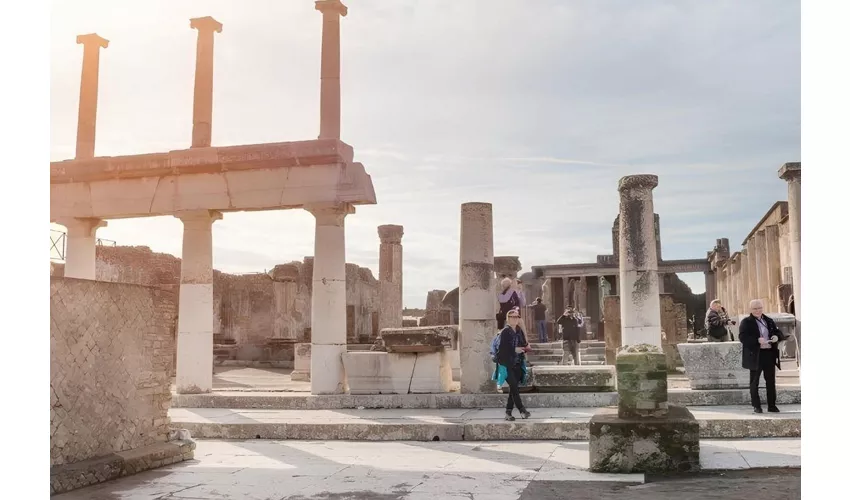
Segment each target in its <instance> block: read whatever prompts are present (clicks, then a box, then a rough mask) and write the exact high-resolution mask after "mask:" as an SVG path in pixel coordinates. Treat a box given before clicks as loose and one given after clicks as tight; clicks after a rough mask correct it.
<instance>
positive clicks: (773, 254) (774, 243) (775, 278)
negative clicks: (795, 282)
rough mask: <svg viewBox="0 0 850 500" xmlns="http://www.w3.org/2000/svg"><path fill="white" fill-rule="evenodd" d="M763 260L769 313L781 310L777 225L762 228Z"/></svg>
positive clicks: (780, 266) (780, 276)
mask: <svg viewBox="0 0 850 500" xmlns="http://www.w3.org/2000/svg"><path fill="white" fill-rule="evenodd" d="M764 237H765V260H766V261H767V292H768V298H767V300H768V302H769V305H767V307H770V311H769V313H768V314H770V313H774V312H780V311H782V304H781V300H780V299H779V285H781V284H782V263H781V261H780V260H779V226H778V225H776V224H774V225H772V226H767V227H766V228H764Z"/></svg>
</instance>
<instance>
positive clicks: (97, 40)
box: [77, 33, 109, 49]
mask: <svg viewBox="0 0 850 500" xmlns="http://www.w3.org/2000/svg"><path fill="white" fill-rule="evenodd" d="M77 43H78V44H82V45H84V46H89V45H97V46H99V47H101V48H104V49H105V48H107V47H109V40H107V39H106V38H103V37H102V36H100V35H98V34H97V33H88V34H86V35H77Z"/></svg>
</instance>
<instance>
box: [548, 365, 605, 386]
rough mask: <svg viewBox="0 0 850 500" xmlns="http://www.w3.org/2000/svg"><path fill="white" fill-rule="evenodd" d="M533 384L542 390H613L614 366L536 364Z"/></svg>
mask: <svg viewBox="0 0 850 500" xmlns="http://www.w3.org/2000/svg"><path fill="white" fill-rule="evenodd" d="M532 375H533V378H532V380H533V385H534V387H536V388H537V390H538V391H540V392H612V391H615V390H616V378H617V374H616V370H615V369H614V367H613V366H535V367H534V370H533V372H532Z"/></svg>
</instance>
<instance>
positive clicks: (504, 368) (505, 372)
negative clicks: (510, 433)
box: [493, 309, 531, 421]
mask: <svg viewBox="0 0 850 500" xmlns="http://www.w3.org/2000/svg"><path fill="white" fill-rule="evenodd" d="M506 321H507V326H505V328H504V329H502V331H501V332H500V333H499V347H498V349H497V350H496V352H495V358H496V370H495V371H494V372H493V380H495V381H496V384H497V387H502V385H504V383H505V382H507V383H508V404H507V406H505V420H508V421H514V420H516V419H515V418H514V416H513V410H514V406H516V408H517V410H519V413H520V415H521V416H522V418H528V417H530V416H531V413H529V412H528V410H526V409H525V406H523V404H522V400H521V399H520V397H519V384H520V382H523V381H524V379H525V376H526V372H525V370H524V367H523V364H522V363H521V361H520V356H519V355H520V353H522V354H524V353H526V352H528V351H529V350H530V349H529V347H528V346H527V345H526V346H524V347H523V346H521V345H520V343H521V342H522V334H521V333H519V332H521V330H519V328H518V326H517V325H518V323H519V311H517V310H516V309H511V310H509V311H508V312H507V314H506Z"/></svg>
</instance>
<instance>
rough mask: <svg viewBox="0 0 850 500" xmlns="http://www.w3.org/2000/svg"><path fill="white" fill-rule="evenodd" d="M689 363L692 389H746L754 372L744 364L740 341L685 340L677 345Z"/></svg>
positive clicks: (687, 372) (683, 357)
mask: <svg viewBox="0 0 850 500" xmlns="http://www.w3.org/2000/svg"><path fill="white" fill-rule="evenodd" d="M676 348H677V349H678V350H679V354H681V355H682V361H683V363H684V365H685V375H687V376H688V381H689V382H690V384H691V389H745V388H747V387H749V384H750V372H749V370H745V369H744V368H742V367H741V357H742V349H743V347H742V345H741V343H740V342H738V341H730V342H705V343H701V344H690V343H681V344H678V345H676Z"/></svg>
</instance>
